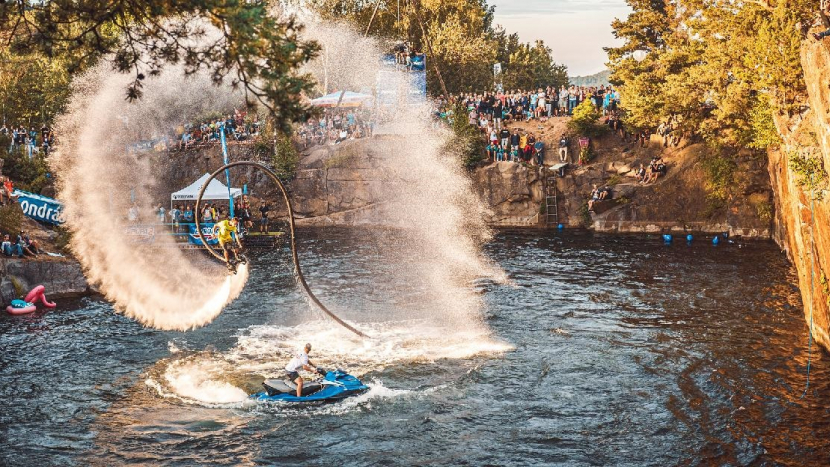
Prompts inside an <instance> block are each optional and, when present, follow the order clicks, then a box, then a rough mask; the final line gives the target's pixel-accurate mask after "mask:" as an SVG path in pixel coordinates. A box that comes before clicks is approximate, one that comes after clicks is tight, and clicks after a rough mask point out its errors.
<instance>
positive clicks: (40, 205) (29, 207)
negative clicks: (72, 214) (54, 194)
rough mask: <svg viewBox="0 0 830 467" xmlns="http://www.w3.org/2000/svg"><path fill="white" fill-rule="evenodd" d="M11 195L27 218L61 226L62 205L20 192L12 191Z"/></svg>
mask: <svg viewBox="0 0 830 467" xmlns="http://www.w3.org/2000/svg"><path fill="white" fill-rule="evenodd" d="M13 194H14V196H16V197H17V201H18V203H20V209H21V210H22V211H23V214H25V215H26V216H27V217H30V218H32V219H34V220H36V221H38V222H45V223H47V224H63V219H61V217H60V214H61V210H62V209H63V205H61V203H59V202H58V201H57V200H55V199H52V198H48V197H46V196H41V195H36V194H34V193H29V192H28V191H22V190H14V193H13Z"/></svg>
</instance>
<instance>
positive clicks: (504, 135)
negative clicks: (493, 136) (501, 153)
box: [499, 128, 510, 149]
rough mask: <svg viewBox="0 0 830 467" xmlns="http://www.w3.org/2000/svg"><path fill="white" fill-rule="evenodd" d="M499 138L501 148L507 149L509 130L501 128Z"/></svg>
mask: <svg viewBox="0 0 830 467" xmlns="http://www.w3.org/2000/svg"><path fill="white" fill-rule="evenodd" d="M499 138H501V147H502V148H503V149H507V145H508V144H510V130H508V129H507V128H502V129H501V131H499Z"/></svg>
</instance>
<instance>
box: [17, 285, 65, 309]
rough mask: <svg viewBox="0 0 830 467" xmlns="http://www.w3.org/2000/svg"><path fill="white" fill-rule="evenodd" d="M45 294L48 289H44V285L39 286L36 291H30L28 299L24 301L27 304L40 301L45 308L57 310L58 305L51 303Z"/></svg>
mask: <svg viewBox="0 0 830 467" xmlns="http://www.w3.org/2000/svg"><path fill="white" fill-rule="evenodd" d="M44 292H46V287H44V286H42V285H39V286H37V287H35V288H34V289H32V290H30V291H29V293H27V294H26V298H24V299H23V301H26V302H29V303H32V304H35V303H37V302H38V301H40V302H41V303H43V306H45V307H46V308H55V307H56V306H57V305H56V304H55V303H53V302H50V301H49V300H48V299H47V298H46V295H45V294H44ZM7 311H8V310H7Z"/></svg>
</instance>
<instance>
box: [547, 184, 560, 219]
mask: <svg viewBox="0 0 830 467" xmlns="http://www.w3.org/2000/svg"><path fill="white" fill-rule="evenodd" d="M556 192H557V190H556V177H546V178H545V226H546V227H549V226H551V225H557V224H559V200H558V198H557V194H556Z"/></svg>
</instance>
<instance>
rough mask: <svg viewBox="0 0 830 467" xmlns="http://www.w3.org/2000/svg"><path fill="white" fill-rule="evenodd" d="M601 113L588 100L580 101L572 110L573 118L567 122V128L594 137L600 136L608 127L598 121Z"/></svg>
mask: <svg viewBox="0 0 830 467" xmlns="http://www.w3.org/2000/svg"><path fill="white" fill-rule="evenodd" d="M600 116H601V114H600V113H599V110H597V108H596V107H595V106H594V104H592V103H591V101H589V100H585V101H582V103H581V104H579V105H578V106H577V107H576V108H575V109H574V112H573V118H571V120H570V121H569V122H568V129H570V130H571V131H572V132H574V133H576V134H578V135H581V136H588V137H591V138H595V137H597V136H601V135H602V134H603V133H605V132H606V131H607V130H608V127H606V126H605V125H603V124H601V123H599V122H598V121H597V120H599V118H600Z"/></svg>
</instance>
